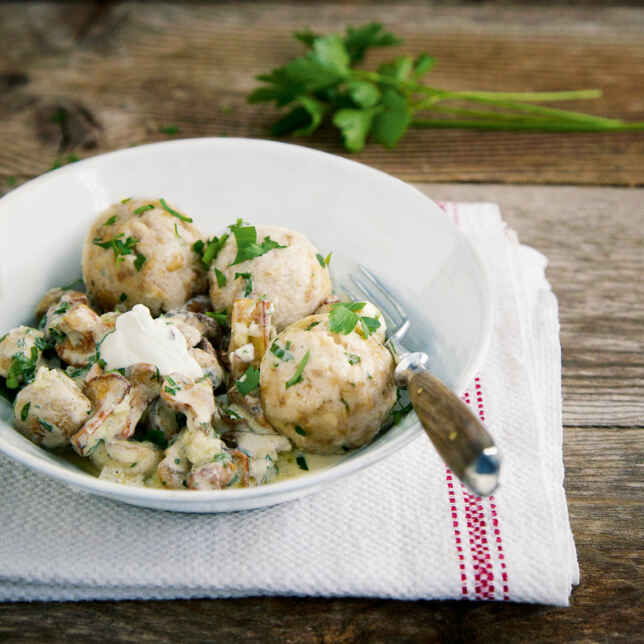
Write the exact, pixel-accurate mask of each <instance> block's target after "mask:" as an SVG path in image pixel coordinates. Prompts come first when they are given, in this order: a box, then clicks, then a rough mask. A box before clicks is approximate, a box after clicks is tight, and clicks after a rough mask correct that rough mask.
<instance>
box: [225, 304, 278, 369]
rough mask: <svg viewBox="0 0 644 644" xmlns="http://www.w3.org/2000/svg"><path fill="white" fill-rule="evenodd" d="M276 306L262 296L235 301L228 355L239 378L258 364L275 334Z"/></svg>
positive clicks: (231, 367) (231, 365) (231, 366)
mask: <svg viewBox="0 0 644 644" xmlns="http://www.w3.org/2000/svg"><path fill="white" fill-rule="evenodd" d="M272 313H273V306H272V304H271V303H270V302H265V301H263V300H252V299H248V298H246V299H240V300H235V301H234V302H233V307H232V313H231V319H230V329H231V331H230V344H229V345H228V357H229V360H230V370H231V372H232V375H233V377H235V378H239V377H240V376H241V375H242V374H243V373H244V372H245V371H246V369H248V367H249V366H250V365H253V366H255V367H257V366H259V363H260V362H261V360H262V357H263V356H264V354H265V353H266V350H267V349H268V347H269V345H270V342H271V338H272V337H273V336H274V335H275V327H274V326H273V324H272Z"/></svg>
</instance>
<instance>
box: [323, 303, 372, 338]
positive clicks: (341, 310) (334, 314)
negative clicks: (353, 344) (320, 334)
mask: <svg viewBox="0 0 644 644" xmlns="http://www.w3.org/2000/svg"><path fill="white" fill-rule="evenodd" d="M364 306H365V302H337V303H336V304H334V305H333V306H332V307H331V311H330V312H329V331H331V333H342V334H343V335H348V334H349V333H351V331H353V330H354V329H355V328H356V324H358V322H359V323H360V328H361V329H362V332H363V334H364V337H365V338H368V337H369V336H370V335H371V334H372V333H373V332H374V331H375V330H376V329H378V328H379V327H380V322H378V320H376V318H370V317H364V316H360V315H358V311H361V310H362V309H363V308H364Z"/></svg>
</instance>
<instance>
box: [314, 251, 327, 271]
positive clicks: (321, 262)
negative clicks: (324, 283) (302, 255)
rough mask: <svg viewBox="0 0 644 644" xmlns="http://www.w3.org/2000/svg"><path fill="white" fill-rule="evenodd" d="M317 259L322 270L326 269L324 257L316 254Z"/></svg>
mask: <svg viewBox="0 0 644 644" xmlns="http://www.w3.org/2000/svg"><path fill="white" fill-rule="evenodd" d="M315 257H316V258H317V260H318V262H319V264H320V266H321V267H322V268H326V264H325V263H324V257H322V255H320V253H316V255H315Z"/></svg>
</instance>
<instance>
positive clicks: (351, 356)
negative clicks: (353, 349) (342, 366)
mask: <svg viewBox="0 0 644 644" xmlns="http://www.w3.org/2000/svg"><path fill="white" fill-rule="evenodd" d="M344 355H345V356H347V362H348V363H349V364H350V365H351V366H353V365H355V364H359V363H360V362H361V361H362V358H361V357H360V356H359V355H357V354H355V353H345V354H344Z"/></svg>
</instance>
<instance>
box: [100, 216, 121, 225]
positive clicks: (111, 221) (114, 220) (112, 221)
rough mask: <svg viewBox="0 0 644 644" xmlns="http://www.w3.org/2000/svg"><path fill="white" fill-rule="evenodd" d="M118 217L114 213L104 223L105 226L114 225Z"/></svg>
mask: <svg viewBox="0 0 644 644" xmlns="http://www.w3.org/2000/svg"><path fill="white" fill-rule="evenodd" d="M117 219H118V217H117V216H116V215H112V216H111V217H110V218H109V219H108V220H107V221H106V222H105V223H104V224H103V226H113V225H114V224H115V223H116V220H117Z"/></svg>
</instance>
